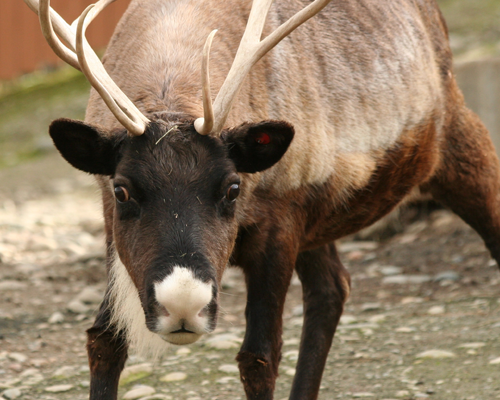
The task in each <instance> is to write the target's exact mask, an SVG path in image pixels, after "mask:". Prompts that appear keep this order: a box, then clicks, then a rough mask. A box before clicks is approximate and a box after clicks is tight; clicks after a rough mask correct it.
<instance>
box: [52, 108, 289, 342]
mask: <svg viewBox="0 0 500 400" xmlns="http://www.w3.org/2000/svg"><path fill="white" fill-rule="evenodd" d="M162 118H163V119H153V118H152V121H151V122H150V123H149V124H148V127H147V129H146V131H145V132H144V134H143V135H141V136H132V137H131V136H128V135H127V134H126V131H125V130H123V131H118V132H113V133H112V134H110V133H109V132H102V131H100V130H99V129H98V128H96V127H93V126H91V125H88V124H85V123H83V122H79V121H71V120H66V119H61V120H56V121H54V122H53V123H52V125H51V127H50V134H51V136H52V139H53V141H54V143H55V145H56V147H57V148H58V150H59V151H60V152H61V154H62V155H63V157H64V158H65V159H66V160H67V161H68V162H69V163H70V164H72V165H73V166H74V167H76V168H78V169H80V170H83V171H85V172H89V173H91V174H99V175H107V176H109V177H110V182H111V185H112V187H111V190H112V191H113V196H114V207H113V210H112V212H113V238H114V243H115V247H116V250H117V253H118V256H119V257H120V259H121V261H122V263H123V264H124V265H125V267H126V268H127V271H128V272H129V275H130V277H131V279H132V281H133V282H134V284H135V286H136V288H137V290H138V292H139V294H140V299H141V303H142V306H143V309H144V312H145V315H146V323H147V326H148V328H149V329H150V330H151V331H153V332H156V333H158V334H159V335H160V336H161V337H162V338H164V339H166V340H167V341H169V342H172V343H176V344H182V343H190V342H193V341H195V340H196V339H197V338H198V337H199V336H200V335H201V334H203V333H206V332H210V331H212V330H213V329H214V328H215V324H216V317H217V298H218V285H219V283H220V280H221V277H222V273H223V271H224V269H225V267H226V265H227V263H228V260H229V257H230V255H231V252H232V249H233V246H234V242H235V239H236V235H237V230H238V221H237V218H236V212H237V210H238V207H239V204H238V203H239V201H240V200H241V201H244V199H245V197H246V196H247V193H246V187H245V185H244V182H242V181H241V178H240V174H241V173H255V172H260V171H263V170H265V169H267V168H269V167H271V166H272V165H274V164H275V163H276V162H278V161H279V159H280V158H281V157H282V155H283V154H284V153H285V151H286V150H287V148H288V146H289V144H290V142H291V140H292V138H293V128H292V127H291V126H290V125H289V124H287V123H285V122H279V121H266V122H261V123H258V124H243V125H241V126H239V127H237V128H234V129H226V130H224V131H223V132H222V134H221V135H220V137H212V136H203V135H200V134H198V133H197V132H196V130H195V129H194V125H193V121H192V120H191V121H190V122H186V120H185V119H179V117H178V116H171V115H170V116H169V115H168V114H166V115H163V116H162ZM108 212H109V211H108Z"/></svg>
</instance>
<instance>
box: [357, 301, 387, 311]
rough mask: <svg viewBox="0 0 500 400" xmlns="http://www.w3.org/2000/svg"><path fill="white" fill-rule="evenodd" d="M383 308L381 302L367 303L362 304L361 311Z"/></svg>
mask: <svg viewBox="0 0 500 400" xmlns="http://www.w3.org/2000/svg"><path fill="white" fill-rule="evenodd" d="M381 308H382V305H381V304H380V303H365V304H363V305H362V306H361V311H362V312H368V311H377V310H380V309H381Z"/></svg>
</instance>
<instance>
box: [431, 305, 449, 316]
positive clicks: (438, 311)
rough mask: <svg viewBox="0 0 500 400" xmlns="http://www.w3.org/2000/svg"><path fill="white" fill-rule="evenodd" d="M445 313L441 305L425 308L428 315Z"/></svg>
mask: <svg viewBox="0 0 500 400" xmlns="http://www.w3.org/2000/svg"><path fill="white" fill-rule="evenodd" d="M444 313H445V308H444V307H443V306H433V307H431V308H429V309H428V310H427V314H430V315H440V314H444Z"/></svg>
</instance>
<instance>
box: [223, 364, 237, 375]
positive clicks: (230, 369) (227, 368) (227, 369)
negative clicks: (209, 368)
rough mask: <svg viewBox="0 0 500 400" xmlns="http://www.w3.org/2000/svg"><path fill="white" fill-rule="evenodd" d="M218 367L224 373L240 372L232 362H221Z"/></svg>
mask: <svg viewBox="0 0 500 400" xmlns="http://www.w3.org/2000/svg"><path fill="white" fill-rule="evenodd" d="M218 369H219V371H221V372H225V373H226V374H238V373H239V372H240V370H239V369H238V367H237V366H236V365H233V364H222V365H221V366H220V367H219V368H218Z"/></svg>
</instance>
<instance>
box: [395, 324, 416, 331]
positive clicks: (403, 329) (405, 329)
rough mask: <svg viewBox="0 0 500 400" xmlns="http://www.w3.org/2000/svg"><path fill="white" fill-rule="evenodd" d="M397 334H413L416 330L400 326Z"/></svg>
mask: <svg viewBox="0 0 500 400" xmlns="http://www.w3.org/2000/svg"><path fill="white" fill-rule="evenodd" d="M396 332H398V333H413V332H416V329H415V328H414V327H412V326H400V327H399V328H396Z"/></svg>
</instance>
